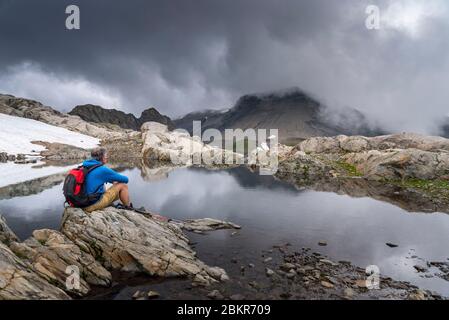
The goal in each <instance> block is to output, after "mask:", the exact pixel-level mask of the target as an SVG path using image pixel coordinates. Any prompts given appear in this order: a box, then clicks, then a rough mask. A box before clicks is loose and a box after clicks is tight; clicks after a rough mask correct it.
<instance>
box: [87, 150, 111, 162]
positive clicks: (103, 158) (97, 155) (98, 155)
mask: <svg viewBox="0 0 449 320" xmlns="http://www.w3.org/2000/svg"><path fill="white" fill-rule="evenodd" d="M90 155H91V156H92V158H93V159H95V160H97V161H100V162H102V163H106V162H108V154H107V152H106V149H105V148H95V149H93V150H92V152H91V153H90Z"/></svg>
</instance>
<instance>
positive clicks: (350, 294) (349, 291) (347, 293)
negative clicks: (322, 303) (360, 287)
mask: <svg viewBox="0 0 449 320" xmlns="http://www.w3.org/2000/svg"><path fill="white" fill-rule="evenodd" d="M354 294H355V293H354V290H352V289H351V288H346V289H345V291H344V295H345V298H348V299H352V297H354Z"/></svg>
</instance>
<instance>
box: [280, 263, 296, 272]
mask: <svg viewBox="0 0 449 320" xmlns="http://www.w3.org/2000/svg"><path fill="white" fill-rule="evenodd" d="M280 269H281V270H283V271H290V270H292V269H293V270H294V269H296V266H295V265H294V264H293V263H288V262H287V263H284V264H283V265H281V266H280Z"/></svg>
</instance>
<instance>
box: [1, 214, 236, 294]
mask: <svg viewBox="0 0 449 320" xmlns="http://www.w3.org/2000/svg"><path fill="white" fill-rule="evenodd" d="M237 227H238V226H236V225H233V224H230V223H226V222H223V221H218V220H213V219H203V220H202V219H199V220H192V221H187V222H185V223H174V222H161V221H160V220H158V219H157V218H153V217H152V215H151V214H150V213H148V214H146V215H142V214H140V213H137V212H134V211H129V210H119V209H115V208H112V207H111V208H107V209H105V210H102V211H96V212H94V213H92V214H90V215H88V214H86V213H84V212H83V211H82V210H81V209H74V208H67V209H66V210H65V212H64V217H63V222H62V226H61V230H60V231H56V230H49V229H44V230H35V231H34V232H33V235H32V237H30V238H29V239H26V240H25V241H23V242H20V240H19V239H18V238H17V237H16V236H15V235H14V233H13V232H12V231H11V230H10V229H9V228H8V226H7V224H6V222H5V221H4V219H3V218H2V219H0V241H1V243H0V255H1V257H0V264H1V268H0V299H70V298H74V297H82V296H86V295H87V294H88V293H89V292H90V290H91V286H103V287H108V286H110V285H111V283H112V281H113V278H112V275H111V272H112V271H120V272H125V273H127V272H131V273H138V272H140V273H145V274H147V275H149V276H157V277H163V278H188V279H191V281H192V283H194V284H196V285H200V286H208V285H210V284H212V283H216V282H221V281H226V280H228V276H227V274H226V272H225V271H224V270H223V269H221V268H219V267H210V266H208V265H206V264H204V263H203V262H202V261H200V260H199V259H197V258H196V253H195V252H194V251H193V250H192V249H191V247H190V246H189V240H188V238H187V237H186V236H185V234H184V233H183V231H182V230H183V229H184V228H186V229H188V230H190V231H201V232H203V231H204V230H214V229H220V228H237ZM68 267H71V268H76V269H77V270H79V280H80V283H79V286H78V287H74V288H72V287H70V286H69V287H67V285H66V280H67V278H68V276H69V274H67V268H68Z"/></svg>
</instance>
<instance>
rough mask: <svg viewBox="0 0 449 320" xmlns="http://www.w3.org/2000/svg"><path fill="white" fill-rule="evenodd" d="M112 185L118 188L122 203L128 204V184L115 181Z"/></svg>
mask: <svg viewBox="0 0 449 320" xmlns="http://www.w3.org/2000/svg"><path fill="white" fill-rule="evenodd" d="M114 186H115V187H116V188H118V190H119V197H120V201H121V202H122V204H123V205H125V206H129V204H130V202H129V191H128V185H127V184H124V183H117V184H114Z"/></svg>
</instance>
